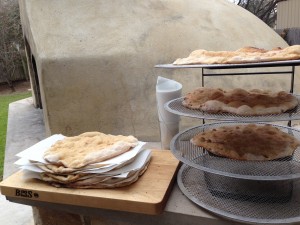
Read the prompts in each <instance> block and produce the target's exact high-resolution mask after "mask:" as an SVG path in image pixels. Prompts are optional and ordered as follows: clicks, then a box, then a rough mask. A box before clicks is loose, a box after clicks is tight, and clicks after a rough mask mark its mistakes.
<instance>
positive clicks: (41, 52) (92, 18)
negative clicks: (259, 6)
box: [19, 0, 290, 141]
mask: <svg viewBox="0 0 300 225" xmlns="http://www.w3.org/2000/svg"><path fill="white" fill-rule="evenodd" d="M19 3H20V12H21V19H22V25H23V30H24V35H25V37H26V40H27V41H28V44H29V46H30V48H31V49H30V50H31V51H30V52H31V53H32V56H33V57H34V58H35V61H36V66H37V72H38V77H39V82H40V87H41V97H42V103H43V112H44V117H45V126H46V132H47V135H50V134H53V133H63V134H65V135H75V134H78V133H81V132H84V131H91V130H99V131H102V132H104V133H111V134H123V135H128V134H133V135H135V136H137V137H138V138H139V139H143V140H145V141H158V140H159V124H158V119H157V109H156V99H155V84H156V79H157V76H158V75H159V76H164V77H167V78H171V79H175V80H177V81H179V82H181V83H182V84H183V93H186V92H188V91H190V90H192V89H194V88H196V87H198V86H200V85H201V70H188V69H182V70H166V69H157V68H154V65H156V64H164V63H171V62H173V61H174V60H175V59H176V58H178V57H185V56H187V55H188V54H189V53H190V52H191V51H192V50H195V49H199V48H204V49H208V50H235V49H237V48H240V47H244V46H249V45H250V46H256V47H262V48H267V49H271V48H274V47H278V46H281V47H285V46H287V44H286V43H285V42H284V40H283V39H282V38H281V37H280V36H279V35H277V33H276V32H274V31H273V30H272V29H271V28H269V27H268V26H267V25H265V24H264V23H263V22H262V21H261V20H259V19H258V18H256V17H255V16H254V15H252V14H251V13H249V12H248V11H246V10H244V9H242V8H241V7H238V6H236V5H234V4H232V3H230V2H228V1H224V0H214V1H211V0H203V1H197V0H188V1H180V0H173V1H168V0H161V1H158V0H150V1H145V2H144V1H137V0H127V1H104V0H100V1H95V0H88V1H80V2H77V3H76V4H73V1H72V0H65V1H59V0H54V1H47V0H28V1H21V0H20V1H19ZM74 15H76V16H74ZM269 70H270V69H267V71H269ZM243 71H247V70H243ZM214 72H216V71H214ZM205 82H206V83H205V85H206V86H216V87H224V88H226V87H244V88H272V89H280V90H281V89H284V90H288V89H289V83H290V81H289V80H288V79H287V78H286V76H285V75H284V76H279V75H276V76H270V75H269V76H264V75H261V76H244V77H240V76H235V77H232V76H227V77H215V78H209V79H206V80H205ZM195 123H199V121H198V120H193V119H190V118H183V119H182V121H181V129H184V128H186V127H189V126H191V125H193V126H194V125H195Z"/></svg>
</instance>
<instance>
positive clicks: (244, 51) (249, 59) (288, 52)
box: [173, 45, 300, 65]
mask: <svg viewBox="0 0 300 225" xmlns="http://www.w3.org/2000/svg"><path fill="white" fill-rule="evenodd" d="M295 59H300V45H293V46H289V47H286V48H280V47H278V48H274V49H272V50H266V49H262V48H255V47H243V48H240V49H238V50H236V51H207V50H204V49H199V50H195V51H193V52H192V53H191V54H190V55H189V56H188V57H186V58H179V59H177V60H175V61H174V62H173V64H174V65H189V64H239V63H256V62H270V61H284V60H295Z"/></svg>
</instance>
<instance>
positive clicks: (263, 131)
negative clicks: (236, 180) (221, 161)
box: [191, 124, 300, 160]
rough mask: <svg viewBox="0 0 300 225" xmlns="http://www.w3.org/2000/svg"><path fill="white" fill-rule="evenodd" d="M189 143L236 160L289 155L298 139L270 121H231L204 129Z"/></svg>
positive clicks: (297, 143)
mask: <svg viewBox="0 0 300 225" xmlns="http://www.w3.org/2000/svg"><path fill="white" fill-rule="evenodd" d="M191 143H192V144H194V145H196V146H199V147H203V148H204V149H206V150H207V151H209V152H211V153H213V154H215V155H217V156H223V157H226V158H230V159H236V160H274V159H279V158H283V157H287V156H291V155H293V153H294V151H295V150H296V149H297V147H298V146H300V142H299V140H297V139H296V138H294V137H293V136H292V135H289V134H288V133H285V132H283V131H281V130H280V129H278V128H276V127H274V126H272V125H269V124H267V125H256V124H246V125H244V124H243V125H233V126H222V127H218V128H214V129H210V130H207V131H204V132H202V133H199V134H197V135H196V136H194V137H193V138H192V139H191Z"/></svg>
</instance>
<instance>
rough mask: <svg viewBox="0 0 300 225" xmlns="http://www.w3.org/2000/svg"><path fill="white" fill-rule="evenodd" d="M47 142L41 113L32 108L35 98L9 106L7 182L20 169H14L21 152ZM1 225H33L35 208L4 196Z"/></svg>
mask: <svg viewBox="0 0 300 225" xmlns="http://www.w3.org/2000/svg"><path fill="white" fill-rule="evenodd" d="M43 138H45V126H44V122H43V114H42V110H40V109H36V108H35V107H34V106H33V103H32V98H26V99H23V100H20V101H16V102H13V103H11V104H10V105H9V110H8V124H7V135H6V149H5V158H4V174H3V178H4V179H5V178H6V177H8V176H9V175H11V174H13V173H15V172H16V171H17V170H18V168H17V167H16V166H15V165H14V162H15V161H16V160H17V157H16V156H15V155H16V154H17V153H18V152H20V151H22V150H24V149H26V148H28V147H30V146H31V145H33V144H35V143H37V142H39V141H40V140H42V139H43ZM0 217H1V224H5V225H32V224H34V221H33V214H32V207H30V206H27V205H21V204H16V203H12V202H9V201H7V200H6V199H5V196H3V195H1V196H0Z"/></svg>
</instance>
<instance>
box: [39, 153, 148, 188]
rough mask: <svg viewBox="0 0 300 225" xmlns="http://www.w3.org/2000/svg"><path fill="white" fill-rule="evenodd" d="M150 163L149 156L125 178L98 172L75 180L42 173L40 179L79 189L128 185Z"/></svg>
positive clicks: (52, 183) (135, 179) (56, 185)
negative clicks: (65, 180)
mask: <svg viewBox="0 0 300 225" xmlns="http://www.w3.org/2000/svg"><path fill="white" fill-rule="evenodd" d="M149 163H150V158H149V159H148V161H146V163H145V164H144V165H143V167H141V168H140V169H139V170H136V171H131V172H130V173H129V175H128V176H127V177H126V178H119V177H111V176H104V175H99V174H94V176H92V175H90V176H86V179H83V178H82V177H81V178H80V179H78V180H76V181H72V182H64V181H63V180H61V179H56V178H55V177H53V176H52V177H49V176H47V174H43V175H42V176H41V179H42V180H44V181H46V182H48V183H49V184H50V185H52V186H55V187H64V188H80V189H92V188H93V189H95V188H99V189H100V188H117V187H124V186H128V185H130V184H132V183H134V182H136V181H137V180H138V179H139V177H140V176H142V175H143V174H144V172H145V171H146V170H147V168H148V166H149Z"/></svg>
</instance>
